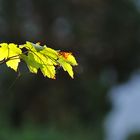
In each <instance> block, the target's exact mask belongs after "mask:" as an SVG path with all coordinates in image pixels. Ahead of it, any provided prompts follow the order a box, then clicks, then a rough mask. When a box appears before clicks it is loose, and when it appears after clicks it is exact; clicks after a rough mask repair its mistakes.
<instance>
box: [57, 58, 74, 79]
mask: <svg viewBox="0 0 140 140" xmlns="http://www.w3.org/2000/svg"><path fill="white" fill-rule="evenodd" d="M58 62H59V63H60V65H61V66H62V68H63V69H64V71H67V72H68V74H69V75H70V76H71V78H74V76H73V75H74V74H73V69H72V66H71V65H70V64H69V63H67V62H66V61H64V60H62V59H59V60H58Z"/></svg>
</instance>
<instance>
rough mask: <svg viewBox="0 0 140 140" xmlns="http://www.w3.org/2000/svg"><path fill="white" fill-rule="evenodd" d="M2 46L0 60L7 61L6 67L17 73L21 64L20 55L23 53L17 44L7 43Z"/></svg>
mask: <svg viewBox="0 0 140 140" xmlns="http://www.w3.org/2000/svg"><path fill="white" fill-rule="evenodd" d="M0 46H1V48H0V53H1V55H0V60H3V59H5V60H6V65H7V66H8V67H10V68H12V69H13V70H15V71H17V68H18V65H19V62H20V54H21V53H22V51H21V50H20V49H19V48H18V47H17V45H16V44H13V43H10V44H9V45H8V44H7V43H2V44H0Z"/></svg>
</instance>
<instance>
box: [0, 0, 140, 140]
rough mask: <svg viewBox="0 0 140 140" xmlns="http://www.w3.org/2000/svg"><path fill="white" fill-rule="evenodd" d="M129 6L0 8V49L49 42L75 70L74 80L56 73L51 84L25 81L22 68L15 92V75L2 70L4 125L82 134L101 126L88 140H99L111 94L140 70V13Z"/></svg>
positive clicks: (1, 4)
mask: <svg viewBox="0 0 140 140" xmlns="http://www.w3.org/2000/svg"><path fill="white" fill-rule="evenodd" d="M134 2H137V1H136V0H135V1H134V0H106V1H104V0H70V1H66V0H60V1H57V0H42V1H38V0H12V1H11V0H1V1H0V15H1V16H0V27H1V28H0V42H15V43H17V44H23V43H24V42H25V40H30V41H31V42H37V41H39V42H41V44H46V42H47V44H48V46H51V47H52V48H54V49H55V50H58V49H60V50H66V51H69V50H70V51H71V52H73V53H74V55H75V56H76V58H77V59H78V63H79V64H80V65H79V66H78V67H75V68H74V70H75V72H76V74H75V79H74V80H71V79H70V78H69V77H68V76H67V75H66V73H63V71H57V73H58V78H57V80H55V82H54V80H53V81H50V80H49V79H48V80H47V79H44V78H43V76H42V74H39V75H38V76H35V75H28V73H26V68H25V67H24V66H23V65H22V68H21V69H22V70H20V71H21V76H20V77H18V78H17V80H16V82H15V84H13V86H11V83H13V81H14V78H15V74H13V72H12V71H11V72H9V71H7V69H6V68H5V66H2V67H1V68H0V75H1V77H0V80H1V84H0V87H1V91H0V92H1V94H0V95H1V98H0V111H1V114H6V115H7V116H8V117H9V121H7V122H9V123H11V126H12V127H14V126H16V127H20V126H21V127H22V126H23V124H24V122H26V121H31V122H33V123H35V124H46V126H48V124H50V125H51V124H55V125H56V126H57V127H58V129H60V128H67V127H68V126H69V128H67V129H66V130H68V131H70V128H72V127H74V125H75V122H77V123H78V124H79V125H82V126H84V127H85V129H86V127H92V129H93V130H95V129H96V128H97V126H100V128H99V129H96V130H97V133H96V134H98V136H97V135H96V134H94V135H93V137H92V139H96V140H98V139H99V140H100V139H102V138H99V136H102V134H103V133H102V131H103V129H102V127H101V126H102V122H103V120H104V116H105V115H106V114H107V112H108V111H109V109H110V106H109V104H108V102H107V100H106V99H107V97H106V93H107V91H108V89H109V88H110V87H111V86H112V85H114V84H115V83H119V82H123V81H125V80H127V79H128V76H129V75H130V74H131V72H132V71H134V70H136V69H137V68H139V66H140V41H139V34H140V13H139V11H138V4H137V3H134ZM46 38H47V40H46ZM10 86H11V87H12V88H10V89H9V87H10ZM7 89H8V92H7ZM21 89H22V90H21ZM81 132H82V131H81ZM96 136H97V138H96Z"/></svg>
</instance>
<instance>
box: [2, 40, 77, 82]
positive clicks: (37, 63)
mask: <svg viewBox="0 0 140 140" xmlns="http://www.w3.org/2000/svg"><path fill="white" fill-rule="evenodd" d="M21 60H23V61H24V62H25V63H26V64H27V67H28V69H29V71H30V72H31V73H35V74H36V73H37V72H38V70H39V69H40V71H41V72H42V74H43V75H44V76H45V77H48V78H51V79H55V77H56V66H60V67H62V68H63V70H64V71H67V72H68V74H69V75H70V76H71V78H74V73H73V67H72V66H77V65H78V64H77V62H76V59H75V57H74V56H73V55H72V53H69V52H63V51H57V50H54V49H52V48H49V47H47V46H46V45H44V46H41V45H40V43H36V44H34V43H31V42H26V44H23V45H16V44H13V43H10V44H7V43H1V44H0V62H1V63H4V62H5V63H6V65H7V66H8V67H10V68H12V69H13V70H15V71H17V69H18V66H19V62H20V61H21ZM1 63H0V64H1Z"/></svg>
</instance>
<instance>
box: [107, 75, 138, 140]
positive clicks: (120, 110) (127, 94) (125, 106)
mask: <svg viewBox="0 0 140 140" xmlns="http://www.w3.org/2000/svg"><path fill="white" fill-rule="evenodd" d="M109 99H110V101H111V103H112V106H113V109H112V111H111V112H110V113H109V114H108V116H107V118H106V120H105V133H106V140H126V139H127V138H128V136H130V135H132V134H134V133H140V109H139V107H140V74H139V73H135V74H133V75H132V77H131V78H130V80H129V81H128V82H127V83H125V84H122V85H118V86H114V87H113V88H112V89H111V90H110V92H109Z"/></svg>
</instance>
